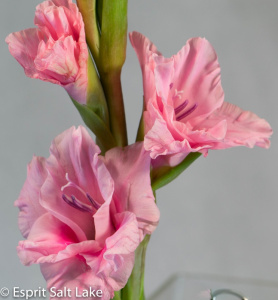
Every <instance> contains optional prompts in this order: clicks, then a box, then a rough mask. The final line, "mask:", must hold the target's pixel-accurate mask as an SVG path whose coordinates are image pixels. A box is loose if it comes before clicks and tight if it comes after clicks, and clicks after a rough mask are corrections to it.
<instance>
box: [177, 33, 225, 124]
mask: <svg viewBox="0 0 278 300" xmlns="http://www.w3.org/2000/svg"><path fill="white" fill-rule="evenodd" d="M172 59H173V60H174V72H175V73H174V74H175V75H174V77H173V83H174V86H173V88H176V89H177V90H178V91H180V90H183V91H184V92H183V94H182V97H183V98H184V99H188V100H189V106H190V104H191V103H192V104H194V103H197V104H198V108H197V109H196V110H195V111H194V112H193V113H192V114H191V115H190V118H191V119H192V118H194V117H195V116H202V115H208V114H210V113H211V112H212V111H214V110H215V109H217V108H218V107H220V106H221V105H222V103H223V101H224V92H223V89H222V86H221V81H220V67H219V63H218V60H217V55H216V53H215V51H214V49H213V47H212V46H211V44H210V43H209V42H208V41H207V40H206V39H203V38H193V39H190V40H188V41H187V43H186V45H185V46H184V47H183V48H182V49H181V50H180V51H179V52H178V53H177V55H174V56H172Z"/></svg>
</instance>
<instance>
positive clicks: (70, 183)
mask: <svg viewBox="0 0 278 300" xmlns="http://www.w3.org/2000/svg"><path fill="white" fill-rule="evenodd" d="M66 179H67V181H68V183H67V184H65V185H63V186H62V187H61V191H62V192H63V191H64V189H65V188H67V187H74V188H76V189H78V190H79V191H80V192H81V193H82V194H83V195H84V196H85V197H86V193H85V192H84V190H83V189H82V188H81V187H80V186H78V185H77V184H75V183H74V182H72V181H71V180H70V179H69V174H68V173H66Z"/></svg>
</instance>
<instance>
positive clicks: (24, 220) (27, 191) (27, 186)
mask: <svg viewBox="0 0 278 300" xmlns="http://www.w3.org/2000/svg"><path fill="white" fill-rule="evenodd" d="M46 177H47V170H46V168H45V159H44V158H43V157H35V156H34V157H33V159H32V161H31V162H30V164H29V165H28V170H27V179H26V181H25V183H24V186H23V188H22V190H21V192H20V195H19V197H18V199H17V200H16V201H15V206H17V207H18V208H19V210H20V212H19V216H18V225H19V229H20V231H21V233H22V235H23V236H24V237H27V236H28V234H29V232H30V230H31V228H32V226H33V224H34V223H35V221H36V220H37V219H38V218H39V217H40V216H41V215H43V214H45V213H46V210H45V209H44V208H43V207H42V206H41V205H40V203H39V194H40V189H41V186H42V185H43V183H44V182H45V179H46Z"/></svg>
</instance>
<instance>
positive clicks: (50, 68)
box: [6, 0, 88, 104]
mask: <svg viewBox="0 0 278 300" xmlns="http://www.w3.org/2000/svg"><path fill="white" fill-rule="evenodd" d="M34 23H35V25H36V26H37V28H29V29H26V30H22V31H19V32H14V33H11V34H10V35H9V36H8V37H7V38H6V42H7V43H8V44H9V50H10V52H11V54H12V55H13V56H14V58H15V59H16V60H17V61H18V62H19V63H20V64H21V66H22V67H23V68H24V70H25V74H26V75H27V76H29V77H31V78H39V79H41V80H45V81H49V82H52V83H56V84H59V85H61V86H63V87H64V88H65V89H66V91H67V92H68V93H69V95H70V96H71V97H72V98H73V99H74V100H76V101H78V102H79V103H81V104H85V103H86V93H87V82H88V75H87V61H88V49H87V44H86V40H85V30H84V23H83V20H82V16H81V14H80V12H79V10H78V7H77V6H76V4H74V3H72V1H71V0H49V1H44V2H43V3H41V4H39V5H38V6H37V7H36V12H35V19H34Z"/></svg>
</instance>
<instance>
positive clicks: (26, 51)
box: [5, 28, 41, 78]
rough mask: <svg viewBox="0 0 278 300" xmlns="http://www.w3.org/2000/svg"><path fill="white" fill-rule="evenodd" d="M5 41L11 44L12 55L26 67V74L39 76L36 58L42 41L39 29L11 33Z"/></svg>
mask: <svg viewBox="0 0 278 300" xmlns="http://www.w3.org/2000/svg"><path fill="white" fill-rule="evenodd" d="M5 41H6V43H7V44H8V45H9V51H10V53H11V55H12V56H13V57H14V58H15V59H16V60H17V61H18V62H19V63H20V65H21V66H22V67H23V68H24V71H25V74H26V75H27V76H28V77H31V78H37V77H38V74H39V72H38V71H37V69H36V67H35V64H34V59H35V58H36V55H37V50H38V46H39V44H40V41H41V39H40V37H39V31H38V29H36V28H29V29H25V30H22V31H18V32H14V33H11V34H9V35H8V36H7V37H6V40H5Z"/></svg>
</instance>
